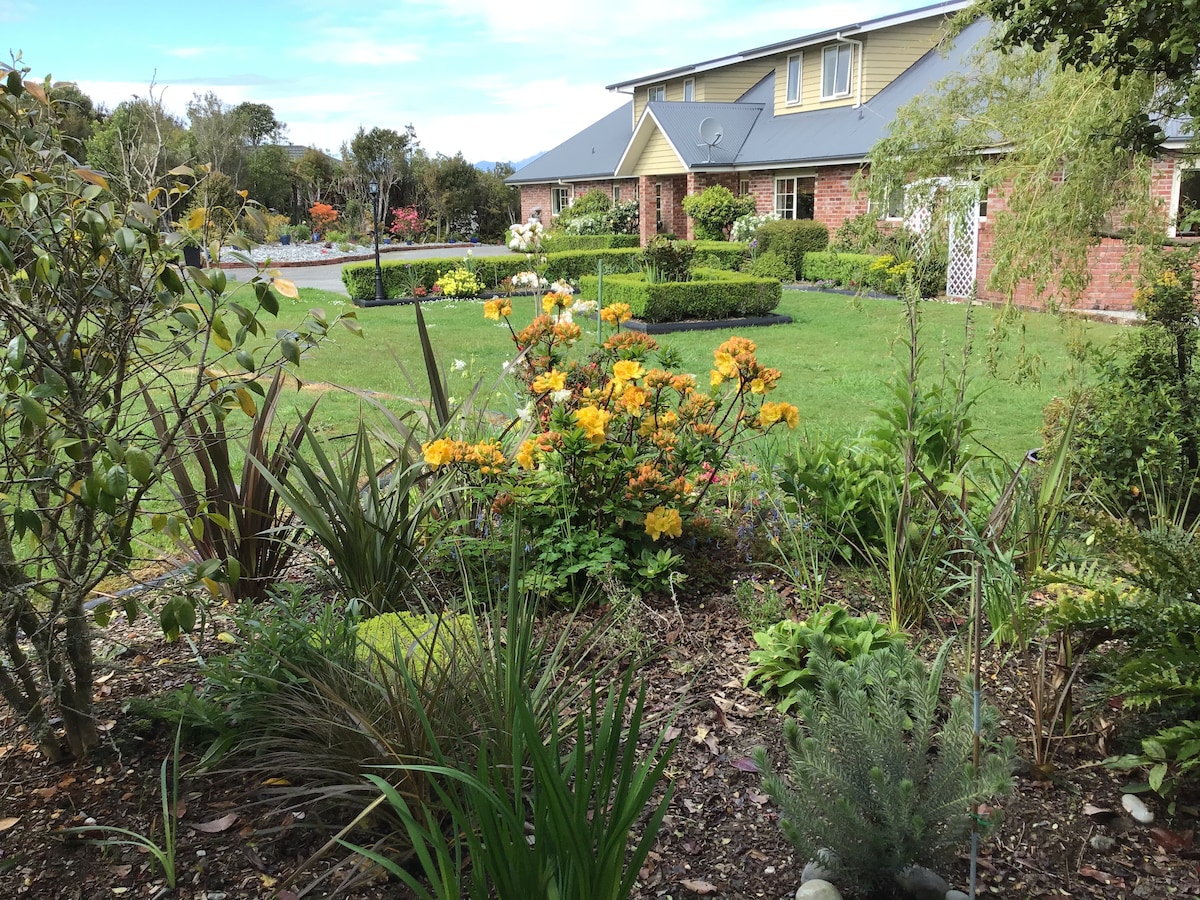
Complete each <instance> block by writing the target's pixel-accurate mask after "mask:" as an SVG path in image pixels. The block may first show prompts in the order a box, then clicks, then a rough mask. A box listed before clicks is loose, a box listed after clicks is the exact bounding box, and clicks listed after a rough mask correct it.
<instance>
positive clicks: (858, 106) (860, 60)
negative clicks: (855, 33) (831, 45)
mask: <svg viewBox="0 0 1200 900" xmlns="http://www.w3.org/2000/svg"><path fill="white" fill-rule="evenodd" d="M833 39H834V40H835V41H840V42H841V43H843V44H851V45H852V46H855V47H857V48H858V53H857V54H856V56H857V57H858V71H857V72H856V73H855V80H856V81H857V82H858V88H857V90H858V96H857V97H855V98H854V108H855V109H862V105H863V99H862V98H863V80H862V75H863V42H862V41H859V40H855V39H854V38H848V37H842V33H841V32H840V31H839V32H838V33H837V34H835V35H834V36H833Z"/></svg>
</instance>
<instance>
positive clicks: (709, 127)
mask: <svg viewBox="0 0 1200 900" xmlns="http://www.w3.org/2000/svg"><path fill="white" fill-rule="evenodd" d="M724 136H725V128H724V127H723V126H722V125H721V123H720V122H718V121H717V120H716V119H714V118H713V117H712V116H709V117H708V118H706V119H704V120H702V121H701V122H700V143H699V144H697V146H704V147H707V148H708V159H707V160H705V162H712V148H713V147H715V146H717V144H719V143H721V138H723V137H724Z"/></svg>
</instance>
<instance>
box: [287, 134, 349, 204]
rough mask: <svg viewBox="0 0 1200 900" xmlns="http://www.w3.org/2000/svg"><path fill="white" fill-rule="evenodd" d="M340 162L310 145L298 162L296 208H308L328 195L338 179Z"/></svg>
mask: <svg viewBox="0 0 1200 900" xmlns="http://www.w3.org/2000/svg"><path fill="white" fill-rule="evenodd" d="M338 169H339V165H338V163H337V162H336V161H335V160H333V159H331V158H330V157H329V156H328V155H326V154H324V153H322V152H321V151H320V150H314V149H313V148H312V147H309V148H308V149H307V150H305V151H304V155H303V156H301V157H300V161H299V162H298V163H296V190H297V196H296V209H298V210H299V209H308V208H309V207H310V206H312V205H313V204H314V203H321V202H323V201H325V200H326V199H327V197H328V194H329V193H330V191H332V190H333V187H334V185H335V184H336V183H337V179H338Z"/></svg>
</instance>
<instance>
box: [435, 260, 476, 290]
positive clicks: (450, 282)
mask: <svg viewBox="0 0 1200 900" xmlns="http://www.w3.org/2000/svg"><path fill="white" fill-rule="evenodd" d="M482 287H483V285H481V284H480V283H479V279H478V278H476V277H475V273H473V272H470V271H468V270H467V269H465V268H461V267H460V268H457V269H452V270H451V271H449V272H447V273H446V274H445V275H443V276H442V277H441V278H439V279H438V280H437V281H435V282H434V284H433V289H434V290H435V291H437V292H438V293H440V294H441V295H442V296H443V297H474V296H475V295H476V294H478V293H479V291H480V289H481V288H482Z"/></svg>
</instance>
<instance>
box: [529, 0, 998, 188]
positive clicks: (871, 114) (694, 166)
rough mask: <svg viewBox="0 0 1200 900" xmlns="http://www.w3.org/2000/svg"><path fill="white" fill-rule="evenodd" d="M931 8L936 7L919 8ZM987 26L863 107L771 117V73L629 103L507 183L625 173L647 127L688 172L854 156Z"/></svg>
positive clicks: (945, 72)
mask: <svg viewBox="0 0 1200 900" xmlns="http://www.w3.org/2000/svg"><path fill="white" fill-rule="evenodd" d="M944 5H945V4H943V6H944ZM931 8H932V9H940V8H941V7H929V8H927V9H931ZM989 27H990V23H989V22H988V21H987V20H986V19H978V20H976V21H975V22H973V23H972V24H971V25H968V26H967V27H966V28H965V29H963V31H962V32H961V33H960V34H959V35H958V37H957V38H956V40H955V41H954V44H953V45H952V46H951V47H950V49H949V50H948V51H947V52H945V53H944V54H943V52H942V50H940V49H938V48H934V49H932V50H929V51H928V52H927V53H925V55H924V56H922V57H921V58H920V59H918V60H917V61H916V62H915V63H913V64H912V65H911V66H909V67H908V68H907V69H906V70H905V71H904V72H902V73H901V74H900V75H899V76H898V77H897V78H896V79H895V80H893V81H892V82H891V83H890V84H888V85H887V86H886V87H884V88H883V89H882V90H881V91H879V93H877V94H876V95H875V96H874V97H872V98H871V99H870V100H869V101H867V102H866V103H864V104H862V106H849V105H847V106H837V107H833V108H831V109H817V110H809V111H806V112H794V113H784V114H781V115H774V114H773V109H774V102H775V73H774V72H772V73H770V74H768V75H767V76H766V77H764V78H763V79H762V80H761V81H759V82H758V84H756V85H754V87H752V88H750V89H749V90H748V91H747V92H746V93H745V94H743V95H742V96H741V97H740V98H738V100H737V101H735V102H733V103H697V102H674V101H661V100H655V101H651V102H649V103H647V104H646V109H645V110H644V111H643V113H642V117H641V118H640V119H639V120H638V123H637V127H636V128H631V126H630V120H631V118H632V109H631V106H632V104H626V105H625V106H623V107H621V109H619V110H616V111H614V112H612V113H609V115H607V116H605V117H604V118H603V119H601V120H600V121H599V122H597V123H596V124H595V125H592V126H591V127H590V128H586V129H584V130H583V131H581V132H580V133H579V134H577V135H575V137H573V138H570V139H568V140H567V141H565V142H564V143H562V144H560V145H559V146H558V147H555V148H554V149H553V150H551V151H550V152H549V153H546V154H545V155H544V156H541V157H539V158H538V159H537V160H535V161H534V162H532V163H530V164H529V165H528V166H526V167H525V168H523V169H521V170H520V171H518V172H516V173H515V174H514V175H512V176H510V177H509V178H508V179H507V182H508V183H509V184H530V183H539V182H542V183H544V182H552V181H559V180H563V181H570V180H586V179H589V178H596V179H598V178H612V177H614V176H615V177H630V175H631V171H632V169H633V168H634V166H636V164H637V161H638V159H639V158H640V156H641V153H642V151H643V150H644V149H645V147H646V144H647V142H648V141H649V139H650V137H651V136H652V135H653V134H654V133H656V132H661V133H662V135H663V136H664V137H665V138H666V139H667V141H668V143H669V144H670V145H671V147H672V148H673V149H674V151H675V153H676V155H677V156H678V157H679V160H680V162H681V164H682V165H683V167H684V168H686V169H691V170H699V171H705V170H710V169H729V168H733V169H737V170H748V169H762V168H771V167H806V166H814V165H821V164H827V163H837V162H857V161H861V160H863V159H865V158H866V157H867V155H868V153H869V152H870V150H871V148H872V147H873V146H874V145H875V144H876V142H877V141H879V139H880V138H882V137H884V135H885V134H886V133H887V130H888V128H889V126H890V125H891V123H892V122H893V120H894V119H895V118H896V113H897V111H898V110H899V109H900V107H901V106H903V105H904V104H906V103H908V102H909V101H910V100H912V99H914V98H916V97H918V96H920V95H921V94H924V93H926V92H928V91H929V90H931V89H932V88H933V87H934V86H935V85H937V84H938V82H940V81H942V80H943V79H945V78H947V77H948V76H950V75H952V74H953V73H955V72H960V71H964V70H965V68H966V67H967V66H968V65H969V62H968V56H969V54H970V53H971V52H972V51H973V49H974V48H975V46H976V45H977V44H978V43H979V42H980V41H981V40H982V39H983V38H984V37H985V36H986V35H987V32H988V29H989ZM788 46H790V45H788ZM709 117H711V118H714V119H716V120H717V121H718V122H719V123H720V124H721V126H722V131H723V137H722V139H721V142H720V144H719V145H718V146H716V147H714V148H713V152H712V156H711V157H710V156H709V155H708V151H707V148H706V147H705V146H703V145H702V144H701V143H700V140H699V125H700V122H701V121H702V120H703V119H705V118H709ZM606 163H607V165H606Z"/></svg>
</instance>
